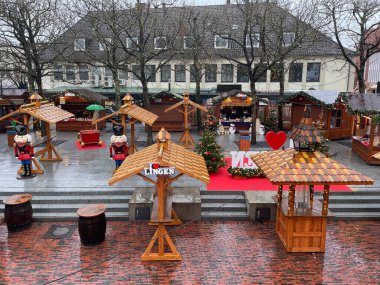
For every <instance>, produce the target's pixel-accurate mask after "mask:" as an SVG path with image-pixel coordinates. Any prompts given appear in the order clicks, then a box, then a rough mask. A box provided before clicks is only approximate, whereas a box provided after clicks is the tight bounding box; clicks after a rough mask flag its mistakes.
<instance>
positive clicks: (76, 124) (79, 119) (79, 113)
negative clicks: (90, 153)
mask: <svg viewBox="0 0 380 285" xmlns="http://www.w3.org/2000/svg"><path fill="white" fill-rule="evenodd" d="M53 100H54V104H55V105H56V106H59V107H60V108H61V109H63V110H65V111H68V112H71V113H73V114H74V115H75V117H74V118H69V119H66V120H63V121H59V122H57V131H80V130H89V129H95V128H96V125H93V124H92V119H93V115H92V113H91V111H88V110H86V107H87V106H89V105H91V104H98V105H101V106H103V107H104V106H105V101H106V100H108V98H107V97H105V96H103V95H101V94H99V93H96V92H92V91H91V90H88V89H70V90H66V91H65V92H63V93H61V94H59V95H57V96H55V97H53ZM104 115H105V111H100V116H101V117H102V116H104ZM105 127H106V122H105V121H103V122H100V123H99V124H98V125H97V128H98V129H103V128H105Z"/></svg>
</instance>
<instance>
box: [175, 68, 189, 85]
mask: <svg viewBox="0 0 380 285" xmlns="http://www.w3.org/2000/svg"><path fill="white" fill-rule="evenodd" d="M174 73H175V82H186V66H185V65H184V64H176V65H175V68H174Z"/></svg>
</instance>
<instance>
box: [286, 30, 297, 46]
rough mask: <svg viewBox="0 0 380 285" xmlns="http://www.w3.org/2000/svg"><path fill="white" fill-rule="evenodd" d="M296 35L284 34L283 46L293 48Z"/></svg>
mask: <svg viewBox="0 0 380 285" xmlns="http://www.w3.org/2000/svg"><path fill="white" fill-rule="evenodd" d="M295 38H296V35H295V34H294V33H284V35H283V44H284V46H285V47H288V46H291V45H292V44H293V43H294V40H295Z"/></svg>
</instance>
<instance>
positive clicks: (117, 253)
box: [0, 221, 380, 285]
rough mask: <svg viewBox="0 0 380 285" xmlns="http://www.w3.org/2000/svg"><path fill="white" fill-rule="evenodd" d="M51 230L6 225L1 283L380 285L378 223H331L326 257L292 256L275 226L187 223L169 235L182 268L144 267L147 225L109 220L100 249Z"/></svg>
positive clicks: (1, 230)
mask: <svg viewBox="0 0 380 285" xmlns="http://www.w3.org/2000/svg"><path fill="white" fill-rule="evenodd" d="M53 224H57V223H33V224H32V226H31V227H30V228H29V229H27V230H24V231H23V232H13V233H8V231H7V228H6V226H5V225H4V224H2V225H0V248H1V252H0V284H4V285H5V284H12V285H13V284H355V285H356V284H380V250H379V249H380V239H379V238H378V237H379V236H380V226H379V225H380V223H379V222H378V221H329V223H328V231H327V242H326V252H325V253H324V254H322V253H316V254H313V253H297V254H290V253H286V252H285V251H284V249H283V246H282V244H281V242H280V240H279V239H278V238H277V236H276V233H275V224H274V223H272V222H269V223H264V224H260V223H253V222H248V221H244V222H223V221H200V222H196V223H189V224H186V225H185V226H183V227H180V228H178V229H175V230H174V231H172V232H170V233H169V234H170V236H171V237H172V239H173V241H174V243H175V245H176V247H177V249H178V251H179V252H180V253H181V254H182V257H183V260H182V261H181V262H168V261H167V262H141V261H140V255H141V254H142V253H143V252H144V250H145V248H146V245H147V243H148V242H149V239H150V237H151V236H152V235H153V233H154V230H155V227H150V226H147V223H146V222H122V221H119V222H109V223H108V225H107V234H106V241H105V242H103V243H102V244H100V245H97V246H82V245H81V244H80V239H79V234H78V230H77V228H76V225H75V223H72V222H70V223H68V222H67V223H60V225H63V226H68V227H75V231H74V232H73V234H72V235H71V237H70V236H69V237H67V239H49V238H46V233H47V231H48V230H49V228H51V226H52V225H53ZM54 280H55V281H54Z"/></svg>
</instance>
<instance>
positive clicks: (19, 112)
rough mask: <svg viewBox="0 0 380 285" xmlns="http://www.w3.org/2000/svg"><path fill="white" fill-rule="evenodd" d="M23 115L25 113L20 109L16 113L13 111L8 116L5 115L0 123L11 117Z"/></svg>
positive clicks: (0, 119)
mask: <svg viewBox="0 0 380 285" xmlns="http://www.w3.org/2000/svg"><path fill="white" fill-rule="evenodd" d="M22 113H23V112H21V111H20V109H19V110H16V111H13V112H10V113H9V114H7V115H5V116H2V117H1V118H0V121H2V120H5V119H8V118H10V117H13V116H15V115H16V114H22Z"/></svg>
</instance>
